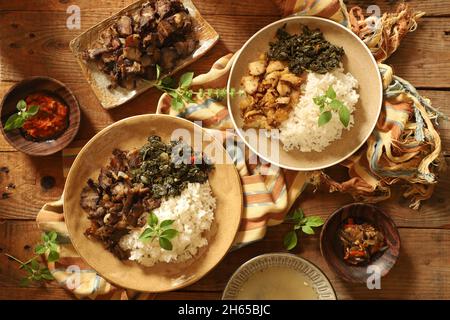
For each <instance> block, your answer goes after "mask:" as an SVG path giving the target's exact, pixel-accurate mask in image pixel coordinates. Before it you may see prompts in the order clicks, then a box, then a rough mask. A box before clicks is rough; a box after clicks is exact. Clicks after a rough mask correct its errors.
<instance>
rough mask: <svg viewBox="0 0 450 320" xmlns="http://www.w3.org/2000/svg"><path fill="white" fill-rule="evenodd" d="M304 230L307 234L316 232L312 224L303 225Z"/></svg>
mask: <svg viewBox="0 0 450 320" xmlns="http://www.w3.org/2000/svg"><path fill="white" fill-rule="evenodd" d="M302 231H303V232H304V233H306V234H314V230H313V228H311V227H310V226H303V227H302Z"/></svg>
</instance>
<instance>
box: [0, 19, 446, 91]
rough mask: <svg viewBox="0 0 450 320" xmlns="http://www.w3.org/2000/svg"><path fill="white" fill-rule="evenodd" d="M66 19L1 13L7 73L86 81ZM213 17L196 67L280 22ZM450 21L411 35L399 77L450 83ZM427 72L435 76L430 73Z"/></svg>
mask: <svg viewBox="0 0 450 320" xmlns="http://www.w3.org/2000/svg"><path fill="white" fill-rule="evenodd" d="M50 15H51V16H50ZM206 18H207V19H208V16H206ZM64 19H65V15H64V14H63V13H58V12H56V13H45V12H27V13H23V12H3V13H0V24H2V25H4V26H6V28H2V31H0V38H1V40H2V41H1V43H0V46H1V47H0V50H1V51H2V65H3V68H2V70H1V73H0V76H1V78H2V79H3V80H8V81H17V80H20V79H22V78H23V77H25V76H30V75H48V76H52V77H55V78H57V79H60V80H62V81H64V82H66V83H67V84H69V85H72V84H74V83H84V82H85V80H84V78H83V77H82V75H81V72H80V69H79V67H78V65H77V64H76V62H75V60H74V58H73V57H72V54H71V53H70V52H69V49H68V43H69V42H70V40H71V39H72V38H74V37H75V36H76V35H77V34H78V33H79V32H77V31H73V30H67V29H66V28H65V25H64ZM85 19H86V20H89V23H88V22H86V24H87V25H93V24H94V23H96V22H98V21H99V18H98V17H97V16H95V15H92V16H88V17H86V18H85ZM208 20H209V21H210V22H211V24H212V25H213V27H214V28H216V30H217V31H218V32H219V34H220V35H221V37H222V41H221V42H220V43H219V44H218V45H217V46H216V47H215V48H214V49H213V51H212V52H211V53H210V54H208V55H207V57H205V58H204V59H201V60H200V61H198V62H197V63H196V64H195V65H193V67H192V69H193V70H194V71H200V70H205V69H206V68H207V67H208V66H210V63H211V62H213V61H214V60H215V59H216V58H217V57H219V56H221V55H223V54H225V53H226V52H229V51H236V50H238V49H239V48H240V47H241V46H242V44H243V43H244V42H245V41H246V40H247V39H248V38H249V37H250V36H251V35H252V34H253V33H254V32H256V31H257V30H258V29H260V28H261V27H263V26H265V25H267V24H268V23H270V22H272V21H274V20H275V17H266V16H264V17H260V18H258V19H242V18H241V17H239V16H214V17H213V16H211V19H208ZM449 22H450V18H426V19H424V20H423V23H421V24H420V27H419V29H418V30H417V31H416V32H414V33H412V34H409V35H408V36H407V37H406V38H405V40H404V42H403V43H402V45H401V47H400V49H399V50H398V52H397V53H395V55H394V56H393V57H392V58H391V59H390V60H389V61H388V62H389V63H390V64H393V65H394V66H395V69H396V72H397V74H398V75H399V76H402V77H405V78H407V79H408V80H409V81H411V82H412V83H413V84H414V85H416V86H419V87H429V88H443V87H447V88H448V87H450V79H449V77H447V76H446V74H447V70H450V56H449V55H448V54H446V53H447V49H448V47H449V45H450V36H449V35H448V31H450V30H448V25H449ZM11 25H14V26H15V27H12V26H11ZM235 30H240V32H235ZM30 34H33V35H34V36H30ZM411 52H414V53H415V54H411ZM425 74H433V75H434V76H433V77H432V78H431V77H425V76H424V75H425Z"/></svg>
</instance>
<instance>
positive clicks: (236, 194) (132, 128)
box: [64, 115, 242, 292]
mask: <svg viewBox="0 0 450 320" xmlns="http://www.w3.org/2000/svg"><path fill="white" fill-rule="evenodd" d="M194 128H195V129H196V130H195V135H194ZM175 130H179V131H178V132H177V133H184V134H186V133H189V134H191V140H188V139H189V137H187V136H184V140H185V141H190V142H191V145H193V144H192V143H193V141H194V138H197V139H199V138H200V139H201V135H206V132H205V131H204V130H203V129H201V128H200V127H198V126H197V125H194V124H193V123H192V122H189V121H187V120H183V119H180V118H176V117H172V116H167V115H141V116H135V117H131V118H127V119H124V120H121V121H119V122H116V123H114V124H112V125H111V126H109V127H107V128H105V129H103V130H102V131H101V132H99V133H98V134H97V135H95V136H94V137H93V138H92V139H91V140H90V141H89V142H88V143H87V144H86V146H85V147H84V148H83V149H82V150H81V152H80V153H79V154H78V156H77V158H76V159H75V162H74V163H73V165H72V167H71V169H70V172H69V176H68V177H67V181H66V185H65V189H64V217H65V221H66V224H67V229H68V232H69V235H70V238H71V240H72V243H73V245H74V247H75V249H76V250H77V251H78V253H79V254H80V256H81V257H82V258H83V259H84V260H85V261H86V262H87V263H88V264H89V265H90V266H91V267H92V268H93V269H94V270H96V271H97V272H98V273H99V274H100V275H101V276H103V277H104V278H105V279H107V280H109V281H110V282H112V283H114V284H116V285H118V286H121V287H124V288H129V289H133V290H138V291H144V292H162V291H169V290H175V289H178V288H182V287H185V286H187V285H190V284H192V283H194V282H195V281H197V280H199V279H200V278H201V277H203V276H204V275H205V274H206V273H207V272H208V271H210V270H211V269H213V268H214V267H215V266H216V265H217V264H218V263H219V262H220V260H221V259H222V258H223V257H224V256H225V254H226V253H227V252H228V250H229V248H230V247H231V245H232V243H233V240H234V237H235V235H236V233H237V231H238V227H239V223H240V219H241V212H242V190H241V189H242V188H241V184H240V179H239V175H238V173H237V171H236V168H235V166H234V165H233V164H232V162H231V159H230V158H229V156H228V154H227V153H226V152H225V150H224V149H223V147H222V145H221V144H220V143H219V142H217V140H215V139H213V140H212V142H203V147H204V148H205V147H206V146H207V145H209V146H214V148H215V150H216V151H219V153H220V152H221V153H222V154H223V158H224V159H223V160H226V161H228V162H227V163H225V164H217V162H218V161H220V159H218V157H213V156H212V154H210V153H209V152H208V151H207V150H206V149H204V151H205V153H206V154H207V155H208V156H209V157H210V159H212V160H213V162H214V163H216V164H215V169H214V170H213V172H212V173H211V175H210V177H209V182H210V184H211V188H212V191H213V194H214V197H215V198H216V201H217V208H216V211H215V220H214V223H213V227H212V228H211V231H210V232H208V234H206V237H207V238H208V239H209V245H208V246H207V247H204V248H203V249H202V250H201V252H200V253H199V254H198V255H197V256H196V257H194V258H193V259H191V260H189V261H188V262H186V263H182V264H173V263H172V264H167V263H160V264H157V265H155V266H153V267H143V266H141V265H139V264H138V263H137V262H132V261H120V260H119V259H117V258H116V257H115V256H113V254H111V253H110V252H109V251H107V250H105V249H104V248H103V247H102V245H101V244H100V243H99V242H96V241H91V240H88V239H87V238H86V237H85V236H84V234H83V233H84V231H85V230H86V228H87V227H88V226H89V225H90V223H89V220H88V219H87V214H86V212H84V211H83V209H82V208H81V206H80V193H81V190H82V189H83V187H84V186H85V184H86V181H87V179H88V178H96V177H97V176H98V172H99V170H100V167H102V166H104V165H105V164H106V163H107V162H108V160H109V158H110V156H111V154H112V151H113V149H114V148H119V149H123V150H127V149H128V150H129V149H132V148H136V147H141V146H142V145H144V144H145V142H146V141H147V137H148V136H149V135H152V134H157V135H159V136H161V137H162V138H163V140H164V141H166V142H168V141H170V140H171V138H172V139H177V138H178V135H177V136H176V137H175V136H171V135H172V133H173V132H174V131H175ZM197 141H200V147H201V146H202V144H201V141H202V140H197ZM194 149H195V147H194ZM209 150H211V149H210V148H209ZM222 163H224V162H222Z"/></svg>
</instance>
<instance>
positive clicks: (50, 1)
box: [0, 0, 450, 17]
mask: <svg viewBox="0 0 450 320" xmlns="http://www.w3.org/2000/svg"><path fill="white" fill-rule="evenodd" d="M133 2H134V0H120V1H114V0H103V1H97V2H95V1H89V0H77V1H75V0H72V1H59V0H25V1H8V2H5V3H2V4H1V6H0V10H3V11H6V10H8V11H47V12H48V11H63V12H65V11H66V10H67V8H68V7H69V6H71V5H77V6H79V7H80V9H81V13H82V15H83V13H84V12H89V13H91V12H93V13H96V14H98V15H105V16H106V17H107V16H108V15H111V14H112V13H114V12H116V11H119V10H120V9H121V8H123V7H125V6H127V5H129V4H131V3H133ZM193 2H194V4H195V5H196V6H197V7H198V9H199V10H200V12H201V13H203V14H209V15H215V14H231V15H248V16H259V15H265V16H271V15H278V14H279V9H278V7H277V6H276V5H275V1H271V0H259V1H247V2H243V1H239V0H227V1H204V0H203V1H200V0H193ZM345 2H346V3H347V4H348V8H351V7H353V6H356V5H358V6H360V7H361V8H363V9H366V8H368V7H369V6H371V5H374V4H376V5H378V6H379V8H380V9H381V11H382V12H385V11H392V10H395V8H396V7H397V4H398V3H397V2H395V1H389V0H383V1H376V2H375V1H371V0H349V1H345ZM407 2H408V4H410V6H411V7H413V8H414V9H416V10H420V11H425V12H426V13H427V16H430V17H433V16H448V15H450V4H449V3H447V2H446V1H442V0H427V1H423V0H409V1H407Z"/></svg>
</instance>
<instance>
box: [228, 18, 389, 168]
mask: <svg viewBox="0 0 450 320" xmlns="http://www.w3.org/2000/svg"><path fill="white" fill-rule="evenodd" d="M305 19H307V20H309V19H312V20H318V21H322V22H325V23H330V24H334V25H335V26H338V27H339V28H341V29H342V30H345V32H346V33H347V34H350V35H351V36H352V37H353V38H355V39H357V40H358V42H359V43H360V44H361V45H363V47H364V50H365V51H366V52H367V53H368V54H369V56H370V59H371V60H372V63H373V64H374V65H375V66H376V68H377V69H378V63H377V62H376V60H375V57H374V56H373V54H372V53H371V52H370V49H369V48H368V47H367V45H366V44H365V43H364V42H363V41H362V40H361V39H360V38H359V37H358V36H357V35H356V34H354V33H353V32H352V31H351V30H349V29H348V28H346V27H344V26H343V25H342V24H340V23H337V22H335V21H333V20H330V19H325V18H322V17H316V16H290V17H287V18H283V19H280V20H277V21H275V22H272V23H270V24H269V25H267V26H265V27H264V28H262V29H260V30H259V31H257V32H256V33H255V34H254V35H253V36H251V38H250V39H248V40H247V41H246V42H245V44H244V45H243V46H242V48H241V49H239V52H237V53H236V55H237V56H236V58H235V59H234V61H233V65H232V66H231V69H230V75H229V76H228V81H227V105H228V112H229V114H230V118H231V121H232V123H233V126H234V128H235V129H236V131H237V134H238V135H239V137H240V138H241V139H242V140H243V141H244V143H245V145H246V146H247V147H248V148H249V149H250V150H251V151H252V152H254V153H255V154H257V155H258V156H259V157H261V158H262V159H263V160H265V161H267V162H269V163H272V164H274V165H276V166H278V167H281V168H284V169H288V170H294V171H315V170H322V169H325V168H329V167H332V166H334V165H336V164H338V163H340V162H342V161H344V160H346V159H348V158H349V157H350V156H352V155H353V154H354V153H355V152H356V151H357V150H358V149H359V148H361V147H362V146H363V145H364V144H365V143H366V142H367V140H368V139H369V137H370V136H371V134H372V132H373V131H374V129H375V127H376V125H377V121H378V118H379V117H380V114H381V109H382V105H383V99H381V103H380V105H379V107H378V111H377V119H376V120H375V121H373V124H372V125H371V127H370V128H371V130H370V131H369V133H368V134H367V135H366V137H364V139H362V141H361V143H360V144H359V145H358V146H357V147H356V148H355V149H354V150H352V151H350V152H349V153H348V154H347V155H346V156H345V157H343V158H341V159H338V160H335V161H334V162H332V163H330V164H326V165H322V166H317V167H313V168H301V167H291V166H288V165H284V164H282V163H279V162H275V161H272V160H271V159H270V158H269V157H266V156H262V155H261V153H259V152H258V150H257V149H256V148H254V147H253V146H251V145H250V143H249V142H248V141H247V139H245V137H244V135H243V134H242V129H241V128H240V127H239V126H238V125H237V123H236V120H235V119H234V116H233V112H232V108H231V96H230V94H229V92H230V88H231V75H232V74H233V72H234V69H235V66H236V63H237V61H238V60H239V58H240V56H241V54H242V52H244V50H245V49H246V48H247V47H248V45H249V44H250V43H251V42H252V41H253V40H254V39H255V38H256V37H257V36H258V35H259V34H260V33H261V32H263V31H265V30H267V29H270V28H272V27H273V26H274V25H277V24H279V23H282V22H286V23H287V22H291V21H295V20H297V21H299V22H301V21H302V20H305ZM377 82H378V84H379V88H380V92H379V94H380V96H381V97H383V81H382V78H381V73H380V72H378V73H377Z"/></svg>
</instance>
